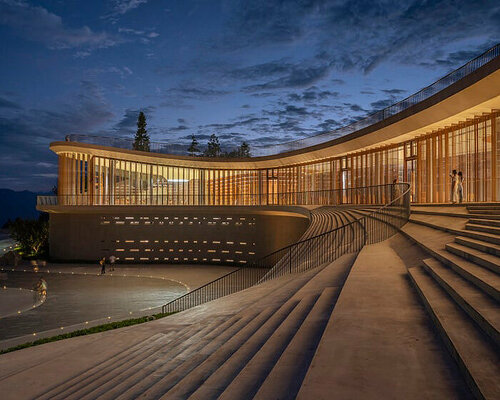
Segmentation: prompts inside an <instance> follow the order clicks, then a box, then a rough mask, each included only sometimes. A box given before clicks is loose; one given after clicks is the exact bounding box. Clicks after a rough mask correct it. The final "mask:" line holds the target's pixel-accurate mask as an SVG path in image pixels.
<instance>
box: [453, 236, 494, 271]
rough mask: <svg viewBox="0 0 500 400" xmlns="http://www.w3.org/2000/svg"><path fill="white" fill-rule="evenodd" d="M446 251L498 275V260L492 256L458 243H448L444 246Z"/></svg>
mask: <svg viewBox="0 0 500 400" xmlns="http://www.w3.org/2000/svg"><path fill="white" fill-rule="evenodd" d="M446 250H448V251H449V252H451V253H453V254H456V255H457V256H460V257H462V258H465V259H466V260H469V261H471V262H473V263H475V264H478V265H481V266H483V267H485V268H488V269H489V270H491V271H493V272H495V273H497V274H500V258H499V257H497V256H494V255H493V254H488V253H485V252H483V251H481V250H476V249H474V248H470V247H468V246H463V245H461V244H458V243H448V244H447V245H446Z"/></svg>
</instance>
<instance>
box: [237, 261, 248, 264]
mask: <svg viewBox="0 0 500 400" xmlns="http://www.w3.org/2000/svg"><path fill="white" fill-rule="evenodd" d="M239 262H240V263H242V264H246V263H247V262H246V261H245V260H240V261H239Z"/></svg>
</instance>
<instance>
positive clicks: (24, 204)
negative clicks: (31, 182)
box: [0, 189, 47, 228]
mask: <svg viewBox="0 0 500 400" xmlns="http://www.w3.org/2000/svg"><path fill="white" fill-rule="evenodd" d="M38 194H47V193H34V192H30V191H28V190H23V191H22V192H16V191H14V190H10V189H0V228H1V227H2V226H3V225H4V224H5V223H6V222H7V221H8V220H9V219H11V220H15V219H16V218H17V217H20V218H38V215H39V214H40V213H39V212H38V211H37V210H36V208H35V207H36V196H37V195H38Z"/></svg>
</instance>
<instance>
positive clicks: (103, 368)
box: [38, 333, 166, 400]
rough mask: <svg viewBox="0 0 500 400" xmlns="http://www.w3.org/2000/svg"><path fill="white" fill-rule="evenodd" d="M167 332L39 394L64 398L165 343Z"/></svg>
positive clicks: (40, 397)
mask: <svg viewBox="0 0 500 400" xmlns="http://www.w3.org/2000/svg"><path fill="white" fill-rule="evenodd" d="M165 336H166V335H165V334H163V333H158V334H156V335H153V336H152V337H150V338H149V339H146V340H145V341H142V342H139V343H137V344H135V345H134V346H131V347H130V348H128V349H126V350H124V351H121V352H120V353H118V354H116V355H115V356H114V357H111V358H110V359H108V360H107V361H105V362H104V363H101V364H98V365H96V366H94V367H93V368H90V369H88V370H87V371H85V372H83V373H82V374H79V375H77V376H75V377H73V378H71V379H68V380H67V381H66V382H63V383H61V384H58V385H57V386H55V387H53V388H52V389H50V390H49V391H47V392H46V393H44V394H43V395H41V396H39V397H38V399H40V400H47V399H54V400H55V399H64V398H66V395H69V394H71V393H73V392H75V391H77V390H78V389H80V388H81V387H83V386H85V384H86V383H89V382H92V380H93V379H95V378H96V377H98V376H100V375H101V374H106V373H108V372H109V371H111V370H112V369H113V368H115V367H117V366H118V367H119V366H121V365H123V364H124V363H126V362H127V361H128V360H129V359H130V358H133V357H135V356H137V355H138V354H141V353H142V352H143V351H144V350H145V349H146V350H147V349H148V348H150V347H153V346H155V345H157V344H158V343H160V344H163V343H164V340H165Z"/></svg>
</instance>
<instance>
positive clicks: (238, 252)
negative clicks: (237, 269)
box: [235, 250, 243, 254]
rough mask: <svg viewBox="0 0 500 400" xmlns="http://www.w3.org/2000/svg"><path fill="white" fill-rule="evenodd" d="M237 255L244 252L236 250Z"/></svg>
mask: <svg viewBox="0 0 500 400" xmlns="http://www.w3.org/2000/svg"><path fill="white" fill-rule="evenodd" d="M235 253H236V254H243V252H242V251H238V250H236V251H235Z"/></svg>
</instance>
